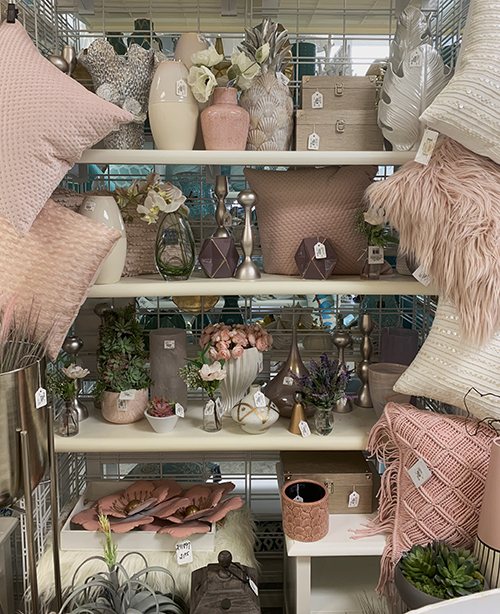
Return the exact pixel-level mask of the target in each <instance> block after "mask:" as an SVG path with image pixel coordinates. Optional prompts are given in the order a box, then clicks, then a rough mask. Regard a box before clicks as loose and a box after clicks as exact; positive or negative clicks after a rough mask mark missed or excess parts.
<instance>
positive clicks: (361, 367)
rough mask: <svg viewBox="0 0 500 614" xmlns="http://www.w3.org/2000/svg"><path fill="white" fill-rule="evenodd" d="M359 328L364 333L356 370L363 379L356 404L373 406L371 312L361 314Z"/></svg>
mask: <svg viewBox="0 0 500 614" xmlns="http://www.w3.org/2000/svg"><path fill="white" fill-rule="evenodd" d="M359 329H360V331H361V332H362V333H363V338H362V339H361V345H360V350H361V362H359V363H358V366H357V369H356V372H357V374H358V377H359V379H360V380H361V386H360V388H359V390H358V398H357V399H356V405H358V406H359V407H373V404H372V397H371V395H370V386H369V383H368V365H369V364H370V358H371V356H372V352H373V344H372V340H371V339H370V335H371V333H372V331H373V319H372V317H371V315H370V314H369V313H365V314H363V315H362V316H361V321H360V324H359Z"/></svg>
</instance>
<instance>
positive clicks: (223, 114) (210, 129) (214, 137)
mask: <svg viewBox="0 0 500 614" xmlns="http://www.w3.org/2000/svg"><path fill="white" fill-rule="evenodd" d="M249 126H250V115H249V114H248V111H246V110H245V109H243V108H242V107H240V106H238V96H237V90H236V88H234V87H216V88H215V90H214V97H213V102H212V104H211V105H210V106H209V107H207V108H206V109H204V110H203V111H202V113H201V129H202V131H203V138H204V140H205V147H206V148H207V149H210V150H217V151H243V150H245V148H246V144H247V138H248V129H249Z"/></svg>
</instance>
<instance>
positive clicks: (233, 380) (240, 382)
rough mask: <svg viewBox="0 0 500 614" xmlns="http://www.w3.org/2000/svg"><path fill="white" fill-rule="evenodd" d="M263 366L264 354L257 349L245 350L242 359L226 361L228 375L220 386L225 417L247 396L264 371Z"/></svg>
mask: <svg viewBox="0 0 500 614" xmlns="http://www.w3.org/2000/svg"><path fill="white" fill-rule="evenodd" d="M262 365H263V358H262V352H259V350H257V349H256V348H249V349H248V350H245V351H244V352H243V355H242V356H240V358H231V359H230V360H228V361H226V363H225V364H224V368H225V369H226V373H227V375H226V377H225V379H223V380H222V382H221V386H220V392H221V401H222V413H223V415H228V414H229V413H230V412H231V410H232V409H233V407H234V406H235V405H236V404H237V403H239V402H240V401H241V399H242V398H243V397H244V396H245V395H246V393H247V391H248V388H249V386H250V385H251V384H253V382H254V380H255V378H256V377H257V374H258V373H260V371H262Z"/></svg>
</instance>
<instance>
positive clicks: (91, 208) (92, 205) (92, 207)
mask: <svg viewBox="0 0 500 614" xmlns="http://www.w3.org/2000/svg"><path fill="white" fill-rule="evenodd" d="M83 208H84V210H85V211H90V213H92V211H95V202H93V201H90V202H87V203H85V205H84V206H83Z"/></svg>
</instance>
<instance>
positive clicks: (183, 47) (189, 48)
mask: <svg viewBox="0 0 500 614" xmlns="http://www.w3.org/2000/svg"><path fill="white" fill-rule="evenodd" d="M204 49H208V43H207V41H206V39H204V38H203V36H201V35H200V34H198V32H185V33H184V34H182V35H181V37H180V38H179V40H178V41H177V44H176V45H175V59H176V60H178V61H179V62H182V63H183V64H184V66H185V67H186V68H187V69H188V70H189V69H190V68H191V66H192V65H193V62H192V61H191V57H192V55H193V53H197V52H198V51H203V50H204Z"/></svg>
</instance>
